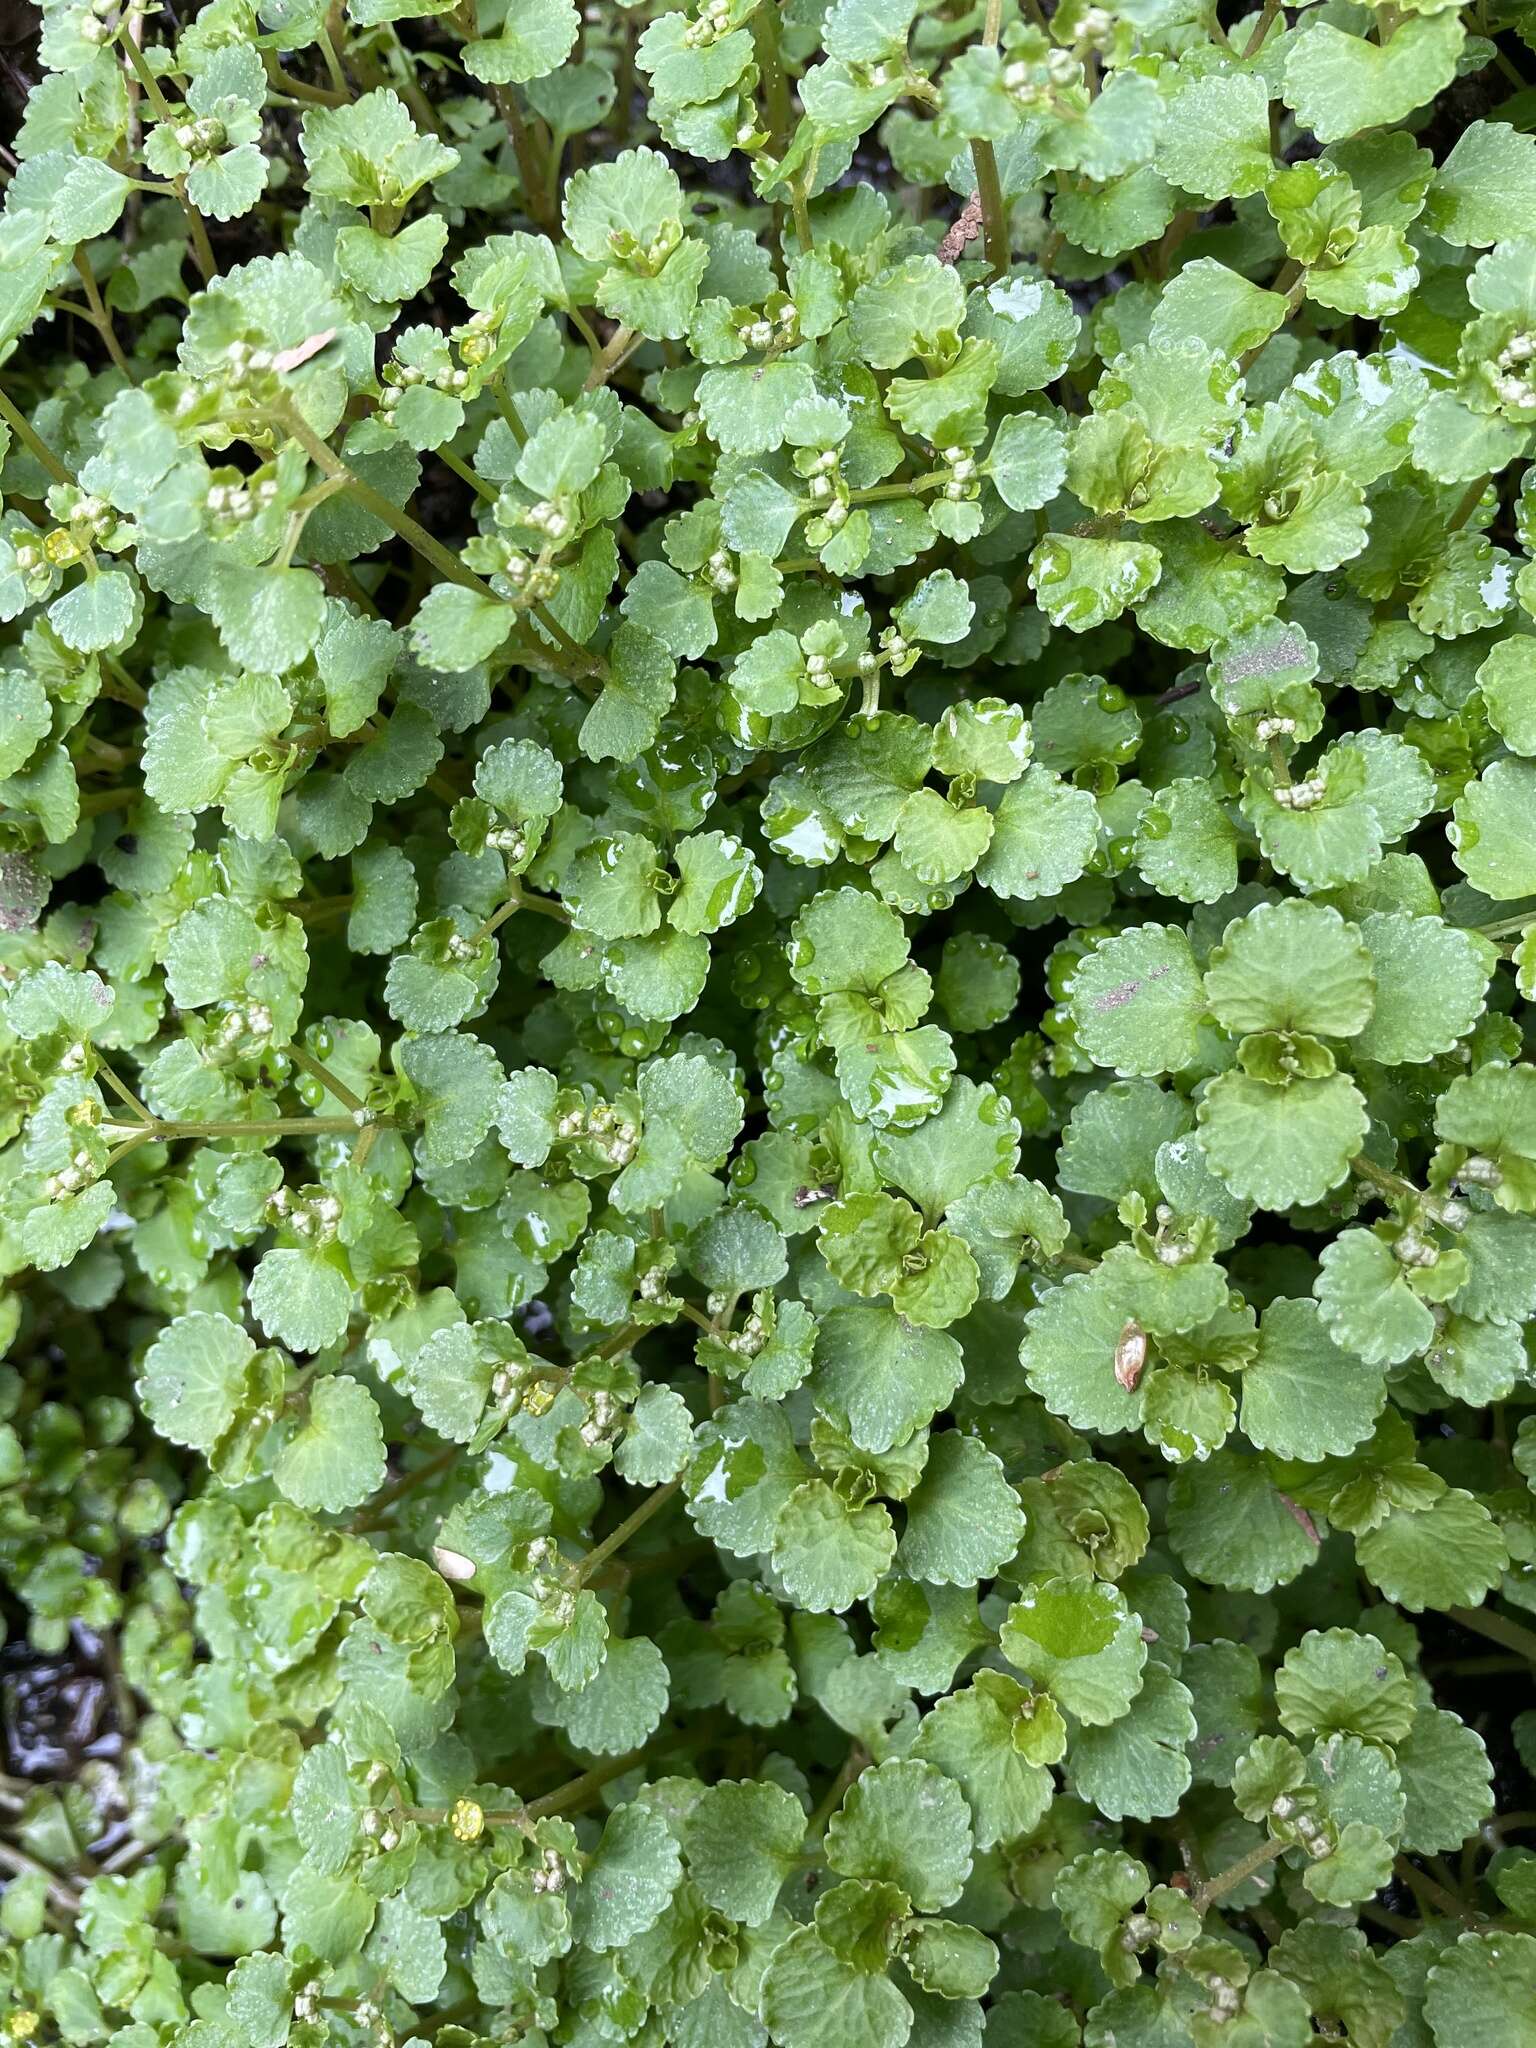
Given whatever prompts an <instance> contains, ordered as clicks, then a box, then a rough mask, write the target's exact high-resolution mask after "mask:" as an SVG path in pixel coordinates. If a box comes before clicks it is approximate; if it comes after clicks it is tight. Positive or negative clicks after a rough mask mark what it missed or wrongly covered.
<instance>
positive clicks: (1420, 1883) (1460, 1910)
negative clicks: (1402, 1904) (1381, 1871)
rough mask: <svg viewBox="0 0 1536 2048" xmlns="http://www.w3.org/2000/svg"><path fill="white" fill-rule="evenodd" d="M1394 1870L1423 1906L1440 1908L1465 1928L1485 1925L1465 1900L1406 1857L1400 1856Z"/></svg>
mask: <svg viewBox="0 0 1536 2048" xmlns="http://www.w3.org/2000/svg"><path fill="white" fill-rule="evenodd" d="M1392 1868H1393V1870H1394V1871H1395V1873H1396V1874H1397V1876H1398V1877H1400V1878H1401V1879H1402V1881H1403V1883H1404V1884H1405V1885H1407V1887H1408V1889H1409V1891H1411V1892H1412V1893H1413V1896H1414V1897H1415V1898H1416V1899H1417V1900H1418V1902H1419V1904H1420V1905H1421V1906H1424V1905H1426V1904H1427V1905H1431V1906H1438V1907H1439V1909H1440V1911H1441V1912H1442V1913H1444V1914H1445V1915H1446V1916H1447V1918H1449V1919H1451V1920H1459V1921H1460V1922H1461V1924H1462V1926H1463V1927H1480V1926H1481V1925H1482V1924H1483V1923H1482V1919H1481V1917H1480V1916H1479V1915H1478V1914H1476V1913H1474V1912H1473V1911H1472V1909H1471V1907H1470V1906H1468V1905H1467V1903H1466V1901H1465V1900H1463V1899H1458V1898H1457V1896H1456V1894H1455V1893H1454V1892H1453V1891H1449V1890H1448V1889H1447V1888H1446V1887H1445V1886H1444V1885H1443V1884H1441V1883H1440V1882H1439V1881H1438V1880H1437V1879H1435V1878H1433V1877H1431V1876H1430V1874H1429V1872H1428V1871H1427V1870H1420V1869H1419V1868H1418V1866H1417V1865H1416V1864H1414V1863H1411V1862H1410V1861H1409V1860H1408V1858H1407V1857H1406V1856H1399V1857H1398V1859H1397V1861H1396V1862H1395V1863H1394V1864H1393V1866H1392Z"/></svg>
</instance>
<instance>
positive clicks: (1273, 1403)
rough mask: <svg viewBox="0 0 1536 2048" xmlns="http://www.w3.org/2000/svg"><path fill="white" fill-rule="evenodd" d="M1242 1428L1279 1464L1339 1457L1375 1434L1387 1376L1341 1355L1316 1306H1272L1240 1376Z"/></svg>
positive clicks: (1291, 1303) (1289, 1303) (1287, 1303)
mask: <svg viewBox="0 0 1536 2048" xmlns="http://www.w3.org/2000/svg"><path fill="white" fill-rule="evenodd" d="M1242 1396H1243V1409H1242V1427H1243V1434H1244V1435H1245V1436H1246V1437H1247V1439H1248V1441H1249V1442H1250V1443H1251V1444H1253V1445H1254V1446H1255V1447H1256V1448H1257V1449H1259V1450H1261V1451H1269V1452H1271V1453H1273V1455H1274V1456H1275V1457H1277V1458H1301V1459H1304V1460H1305V1461H1306V1462H1308V1463H1309V1464H1315V1463H1316V1462H1317V1460H1318V1459H1319V1458H1323V1457H1330V1456H1331V1457H1339V1456H1342V1454H1343V1453H1344V1452H1345V1451H1349V1450H1352V1449H1353V1448H1354V1446H1355V1445H1356V1444H1358V1443H1360V1442H1362V1441H1363V1440H1364V1439H1365V1438H1366V1437H1368V1436H1369V1435H1370V1433H1371V1428H1372V1425H1373V1424H1374V1422H1375V1420H1376V1417H1377V1416H1378V1415H1379V1414H1380V1413H1381V1409H1382V1404H1383V1402H1384V1401H1385V1400H1386V1397H1387V1388H1386V1380H1385V1377H1384V1376H1383V1374H1382V1373H1381V1372H1380V1371H1379V1370H1376V1369H1373V1368H1372V1367H1371V1366H1368V1365H1365V1364H1363V1363H1362V1361H1361V1360H1360V1359H1358V1358H1354V1357H1352V1356H1351V1355H1350V1353H1349V1352H1347V1351H1341V1350H1340V1349H1339V1347H1338V1345H1337V1344H1335V1343H1334V1342H1333V1340H1332V1338H1331V1337H1330V1336H1329V1334H1328V1331H1327V1329H1326V1328H1325V1327H1324V1325H1323V1320H1322V1317H1321V1316H1320V1314H1319V1313H1318V1309H1317V1304H1316V1303H1315V1302H1311V1301H1287V1300H1284V1299H1282V1300H1279V1301H1272V1302H1271V1303H1270V1305H1269V1307H1268V1308H1267V1309H1265V1311H1264V1314H1263V1317H1262V1319H1261V1320H1260V1323H1259V1348H1258V1351H1257V1353H1256V1355H1255V1357H1254V1360H1253V1363H1252V1364H1251V1365H1249V1366H1247V1367H1246V1368H1245V1370H1244V1372H1243V1376H1242Z"/></svg>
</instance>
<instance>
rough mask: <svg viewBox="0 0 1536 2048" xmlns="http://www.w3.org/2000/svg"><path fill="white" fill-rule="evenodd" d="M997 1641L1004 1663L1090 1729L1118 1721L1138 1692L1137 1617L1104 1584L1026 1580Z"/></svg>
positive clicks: (1143, 1651)
mask: <svg viewBox="0 0 1536 2048" xmlns="http://www.w3.org/2000/svg"><path fill="white" fill-rule="evenodd" d="M1000 1642H1001V1647H1002V1652H1003V1655H1004V1656H1005V1657H1006V1658H1007V1659H1008V1662H1009V1663H1010V1664H1012V1665H1014V1666H1015V1667H1016V1668H1017V1669H1018V1670H1020V1671H1022V1672H1023V1673H1024V1675H1025V1677H1026V1678H1030V1679H1033V1680H1034V1682H1035V1684H1036V1685H1038V1686H1043V1687H1044V1688H1045V1690H1046V1691H1047V1692H1049V1693H1050V1695H1051V1697H1052V1698H1053V1699H1054V1700H1055V1701H1056V1703H1057V1704H1058V1706H1060V1707H1062V1708H1064V1709H1065V1711H1066V1712H1067V1713H1069V1714H1072V1715H1074V1716H1075V1717H1076V1719H1077V1720H1079V1721H1082V1722H1084V1723H1086V1724H1087V1726H1089V1727H1092V1728H1104V1727H1108V1725H1109V1724H1110V1722H1112V1721H1118V1720H1119V1718H1120V1716H1121V1715H1122V1714H1124V1713H1125V1712H1127V1711H1128V1709H1129V1707H1130V1704H1131V1701H1132V1700H1133V1699H1135V1697H1136V1695H1137V1693H1138V1692H1140V1690H1141V1684H1142V1672H1143V1670H1144V1668H1145V1666H1146V1661H1147V1646H1146V1644H1145V1642H1143V1640H1142V1634H1141V1617H1140V1616H1139V1615H1136V1614H1132V1613H1131V1611H1130V1610H1129V1608H1128V1607H1127V1606H1126V1603H1125V1595H1124V1594H1123V1593H1122V1592H1121V1591H1120V1589H1119V1587H1118V1586H1112V1585H1110V1584H1109V1582H1108V1581H1107V1580H1105V1579H1089V1578H1053V1579H1038V1580H1031V1581H1030V1582H1029V1583H1028V1584H1027V1585H1026V1586H1025V1587H1024V1589H1023V1590H1022V1592H1021V1593H1020V1594H1019V1597H1018V1599H1017V1600H1015V1601H1014V1603H1013V1605H1012V1606H1011V1607H1010V1608H1009V1610H1008V1614H1007V1618H1006V1619H1005V1621H1004V1622H1003V1627H1002V1635H1001V1638H1000Z"/></svg>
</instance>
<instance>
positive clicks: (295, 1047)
mask: <svg viewBox="0 0 1536 2048" xmlns="http://www.w3.org/2000/svg"><path fill="white" fill-rule="evenodd" d="M287 1051H288V1057H289V1059H291V1060H292V1061H293V1063H294V1065H295V1066H297V1067H302V1068H303V1069H304V1071H305V1073H306V1074H308V1075H309V1077H310V1079H311V1080H312V1081H318V1082H319V1083H320V1086H321V1087H322V1088H323V1089H324V1090H325V1091H326V1093H327V1094H328V1095H334V1096H335V1098H336V1100H337V1101H338V1102H339V1103H340V1104H341V1106H342V1108H343V1109H347V1110H359V1109H362V1110H366V1109H367V1107H368V1105H367V1103H365V1102H364V1100H363V1098H362V1097H361V1096H360V1095H356V1094H354V1093H353V1091H352V1090H351V1089H350V1088H349V1087H348V1086H347V1084H346V1082H345V1081H339V1080H338V1079H337V1078H336V1076H335V1075H334V1074H333V1073H332V1072H331V1070H330V1068H329V1067H327V1066H323V1065H322V1064H321V1063H320V1061H319V1060H317V1059H316V1058H315V1056H314V1054H313V1053H312V1052H309V1051H307V1050H306V1049H305V1047H304V1046H302V1045H300V1043H299V1041H298V1040H297V1039H294V1040H292V1041H291V1043H290V1044H289V1046H288V1048H287Z"/></svg>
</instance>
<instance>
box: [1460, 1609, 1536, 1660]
mask: <svg viewBox="0 0 1536 2048" xmlns="http://www.w3.org/2000/svg"><path fill="white" fill-rule="evenodd" d="M1446 1612H1447V1613H1448V1614H1449V1615H1450V1617H1451V1620H1452V1621H1454V1622H1458V1623H1459V1624H1460V1625H1461V1627H1462V1628H1468V1629H1471V1630H1472V1631H1473V1632H1474V1634H1476V1635H1480V1636H1486V1637H1487V1638H1488V1640H1489V1642H1490V1643H1498V1644H1499V1645H1500V1647H1501V1648H1502V1649H1506V1650H1513V1651H1514V1652H1515V1654H1516V1656H1518V1657H1524V1658H1525V1660H1526V1662H1527V1663H1530V1664H1536V1629H1528V1628H1522V1627H1521V1625H1520V1623H1519V1622H1518V1621H1511V1620H1510V1619H1509V1617H1508V1616H1507V1615H1504V1614H1500V1613H1498V1612H1497V1611H1496V1610H1495V1609H1494V1608H1492V1607H1451V1608H1447V1610H1446Z"/></svg>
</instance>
